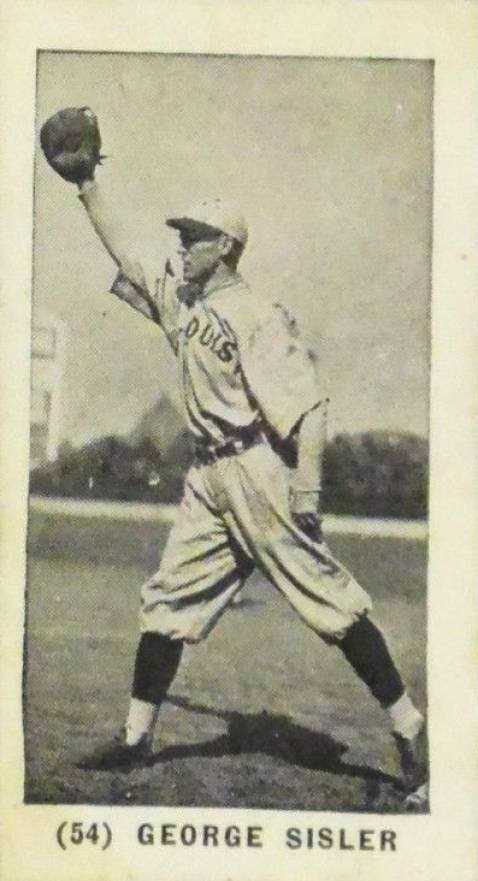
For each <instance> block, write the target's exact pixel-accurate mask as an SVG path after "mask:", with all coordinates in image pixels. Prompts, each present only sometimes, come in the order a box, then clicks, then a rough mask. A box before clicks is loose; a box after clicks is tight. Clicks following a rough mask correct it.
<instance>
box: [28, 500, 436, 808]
mask: <svg viewBox="0 0 478 881" xmlns="http://www.w3.org/2000/svg"><path fill="white" fill-rule="evenodd" d="M165 535H166V527H165V526H164V525H160V524H145V523H143V524H139V523H136V524H135V523H127V522H123V523H117V522H110V521H107V520H105V521H101V522H95V523H91V522H88V521H85V520H84V519H78V520H76V519H75V518H58V517H51V516H48V515H43V514H41V515H40V514H35V515H34V517H33V518H32V521H31V524H30V531H29V536H30V553H29V572H28V602H27V609H28V627H27V633H28V639H27V667H26V683H25V721H26V786H25V799H26V801H27V802H50V803H61V802H63V803H105V804H142V805H149V804H151V805H204V806H225V805H227V806H230V807H237V806H241V807H260V808H276V809H277V808H287V809H306V810H332V811H334V810H337V811H339V810H340V811H365V810H368V811H379V812H398V811H400V810H402V807H401V798H400V792H399V790H398V788H397V785H396V775H397V773H398V766H397V761H396V756H395V753H394V747H393V742H392V740H391V738H390V735H389V734H388V731H387V723H386V719H385V718H384V715H383V713H382V711H381V710H380V709H379V708H378V707H377V706H375V704H374V702H373V701H372V699H371V698H370V697H369V696H368V694H367V692H366V690H365V688H364V686H363V685H362V684H361V683H360V682H359V681H358V680H357V679H356V678H355V676H354V675H353V673H352V672H351V671H350V669H349V668H348V667H347V665H346V663H345V661H344V660H343V658H342V656H341V654H340V652H339V650H337V649H335V648H328V647H326V646H325V645H324V644H323V643H322V642H321V640H320V639H318V638H317V637H316V636H315V635H314V634H313V633H312V632H311V631H309V630H308V629H307V628H306V627H305V626H304V625H303V624H302V623H301V622H300V621H299V620H298V618H297V617H296V616H295V614H294V612H293V611H292V610H291V609H290V608H289V606H288V605H287V603H286V602H285V601H284V600H283V599H282V598H281V597H280V596H279V595H278V594H276V592H275V591H274V590H273V589H272V588H271V587H270V586H269V585H268V584H266V583H265V582H264V581H263V580H262V579H261V578H260V577H258V576H253V578H251V580H250V581H249V583H248V584H247V586H246V588H245V590H244V592H243V600H242V602H241V604H240V605H238V606H236V607H233V608H231V609H230V610H229V611H228V612H227V613H226V614H225V615H224V617H223V618H222V620H221V621H220V622H219V624H218V625H217V627H216V629H215V630H214V631H213V633H212V634H211V635H210V637H209V638H208V639H207V640H206V641H205V642H203V643H201V644H200V645H197V646H191V647H188V648H187V649H186V651H185V655H184V660H183V663H182V666H181V668H180V671H179V674H178V676H177V678H176V680H175V682H174V683H173V688H172V691H171V700H170V702H168V703H167V704H166V705H165V706H164V708H163V710H162V716H161V724H160V726H159V730H158V737H157V741H156V743H155V747H156V749H157V752H156V755H155V761H154V764H153V765H152V767H150V768H147V769H144V770H136V771H133V772H131V773H129V774H118V773H110V772H85V771H81V770H79V769H77V768H76V767H75V761H76V760H77V759H78V758H79V757H80V756H81V755H82V754H83V753H85V752H88V751H89V750H91V749H92V748H93V747H94V746H95V745H96V744H97V743H100V742H101V741H102V739H103V738H105V737H109V736H110V734H111V733H114V732H115V731H116V730H117V729H118V728H119V727H120V726H121V724H122V723H123V720H124V714H125V711H126V708H127V703H128V692H129V685H130V679H131V669H132V660H133V655H134V649H135V645H136V641H137V617H136V612H137V602H138V586H139V585H140V583H141V581H142V580H143V579H144V577H145V576H146V575H147V574H149V573H150V572H151V571H152V570H153V569H154V568H155V567H156V562H157V557H158V555H159V553H160V550H161V547H162V544H163V543H164V538H165ZM329 543H330V545H331V547H332V548H333V550H334V552H335V553H336V555H337V556H338V557H339V559H342V560H343V562H344V563H345V564H346V565H348V566H349V567H350V568H351V569H352V570H353V572H354V574H355V575H356V577H358V579H359V580H361V581H362V583H363V584H364V586H366V587H367V588H368V590H369V591H370V593H371V595H372V597H373V600H374V604H375V617H376V620H377V621H378V622H379V623H380V624H381V625H383V627H384V628H385V630H386V632H387V635H388V638H389V642H390V644H391V647H392V649H393V652H394V655H395V657H396V658H397V660H398V663H399V665H400V666H401V669H402V671H403V675H404V677H405V679H406V681H407V684H408V685H409V689H410V691H411V693H412V695H413V697H414V698H416V700H417V701H418V702H419V704H420V706H424V704H425V650H426V632H425V625H426V620H425V613H426V610H425V586H426V544H425V543H424V542H420V541H411V540H403V539H396V538H393V539H391V538H366V539H364V538H361V537H360V536H334V535H331V536H329Z"/></svg>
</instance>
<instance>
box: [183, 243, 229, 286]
mask: <svg viewBox="0 0 478 881" xmlns="http://www.w3.org/2000/svg"><path fill="white" fill-rule="evenodd" d="M179 238H180V240H181V246H180V248H179V254H180V256H181V259H182V261H183V277H184V280H185V281H187V282H189V281H196V282H200V281H205V280H207V279H208V278H209V277H210V276H211V275H212V274H213V273H214V272H215V270H216V269H217V267H218V265H219V263H220V261H221V257H222V256H223V253H224V248H223V244H222V240H223V238H224V236H222V235H221V234H219V235H218V234H217V233H216V232H211V233H204V232H202V233H200V234H199V233H198V234H195V233H191V232H186V231H181V232H180V235H179Z"/></svg>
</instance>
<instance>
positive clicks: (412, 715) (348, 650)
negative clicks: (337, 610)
mask: <svg viewBox="0 0 478 881" xmlns="http://www.w3.org/2000/svg"><path fill="white" fill-rule="evenodd" d="M339 645H340V648H341V650H342V652H343V653H344V655H345V657H346V658H347V660H348V662H349V664H351V666H352V667H353V669H354V670H355V672H356V673H357V675H358V676H359V677H360V679H361V680H362V682H364V683H365V684H366V685H367V686H368V688H369V690H370V691H371V693H372V694H373V696H374V697H375V698H376V699H377V701H378V702H379V704H380V705H381V706H382V707H383V709H384V710H387V711H388V713H389V716H390V719H391V722H392V728H393V730H394V732H395V733H397V734H401V735H402V736H403V737H414V736H415V734H416V733H417V732H418V730H419V729H420V727H421V725H422V723H423V717H422V715H421V713H419V712H418V710H417V709H416V708H415V707H414V705H413V704H412V702H411V700H410V698H409V696H408V695H407V693H406V691H405V688H404V685H403V682H402V679H401V676H400V674H399V672H398V670H397V668H396V667H395V664H394V662H393V660H392V657H391V655H390V652H389V649H388V646H387V643H386V642H385V639H384V637H383V634H382V633H381V631H380V630H379V628H378V627H377V626H376V625H375V624H374V623H373V621H370V619H369V618H367V617H365V616H364V617H363V618H360V619H359V620H358V621H356V622H355V624H352V626H351V627H350V628H349V630H348V631H347V633H346V634H345V636H344V638H343V639H342V640H341V642H340V643H339Z"/></svg>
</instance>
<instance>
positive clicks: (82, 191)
mask: <svg viewBox="0 0 478 881" xmlns="http://www.w3.org/2000/svg"><path fill="white" fill-rule="evenodd" d="M77 186H78V194H79V195H80V196H85V195H86V194H87V193H89V192H90V190H95V189H96V187H97V183H96V180H95V178H94V175H93V176H92V177H85V178H84V179H83V180H81V181H78V183H77Z"/></svg>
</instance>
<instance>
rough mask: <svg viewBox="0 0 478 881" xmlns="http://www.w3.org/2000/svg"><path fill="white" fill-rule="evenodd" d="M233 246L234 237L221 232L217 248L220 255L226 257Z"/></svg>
mask: <svg viewBox="0 0 478 881" xmlns="http://www.w3.org/2000/svg"><path fill="white" fill-rule="evenodd" d="M233 248H234V239H233V238H232V236H228V235H226V233H222V235H221V237H220V239H219V250H220V252H221V257H228V256H229V254H231V252H232V250H233Z"/></svg>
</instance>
